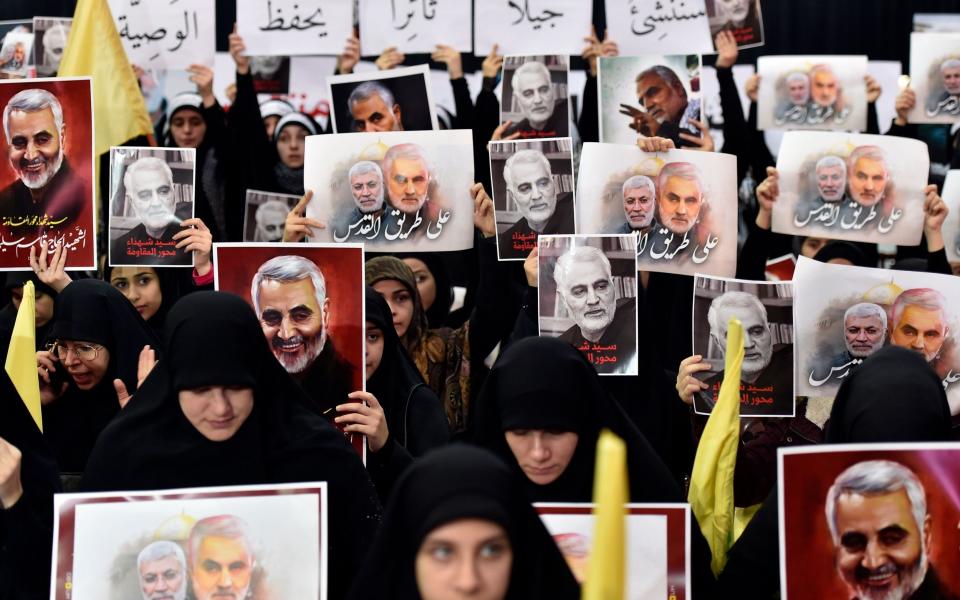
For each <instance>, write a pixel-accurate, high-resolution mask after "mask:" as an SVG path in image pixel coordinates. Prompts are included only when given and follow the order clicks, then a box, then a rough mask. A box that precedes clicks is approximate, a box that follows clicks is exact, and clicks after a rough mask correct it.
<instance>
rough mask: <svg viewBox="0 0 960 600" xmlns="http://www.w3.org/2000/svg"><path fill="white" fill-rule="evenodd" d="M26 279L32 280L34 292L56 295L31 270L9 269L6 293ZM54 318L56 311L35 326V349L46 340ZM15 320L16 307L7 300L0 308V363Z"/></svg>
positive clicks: (4, 356) (20, 285) (5, 286)
mask: <svg viewBox="0 0 960 600" xmlns="http://www.w3.org/2000/svg"><path fill="white" fill-rule="evenodd" d="M28 281H32V282H33V287H34V289H35V290H36V293H38V294H40V293H43V294H46V295H48V296H50V297H52V298H56V297H57V292H56V291H54V289H53V288H52V287H50V286H48V285H47V284H45V283H43V282H42V281H40V280H39V279H38V278H37V276H36V274H35V273H33V272H31V271H10V272H9V273H7V277H6V281H5V282H4V286H3V287H4V291H5V292H6V295H7V296H9V295H10V292H11V291H12V290H13V289H14V288H20V287H23V286H24V284H26V283H27V282H28ZM55 319H56V313H54V316H53V318H51V319H50V320H49V321H48V322H46V323H44V325H43V326H42V327H37V330H36V347H37V350H41V349H43V347H44V343H45V342H46V339H47V335H48V334H49V333H50V330H51V329H52V328H53V323H54V320H55ZM16 321H17V308H16V307H15V306H14V305H13V302H12V301H10V302H7V304H6V306H4V307H3V308H2V309H0V363H2V362H3V361H4V360H6V356H7V346H8V345H9V344H10V338H11V336H12V335H13V326H14V324H15V323H16Z"/></svg>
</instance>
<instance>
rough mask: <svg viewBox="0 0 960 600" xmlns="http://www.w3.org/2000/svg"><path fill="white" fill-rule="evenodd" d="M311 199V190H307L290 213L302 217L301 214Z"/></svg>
mask: <svg viewBox="0 0 960 600" xmlns="http://www.w3.org/2000/svg"><path fill="white" fill-rule="evenodd" d="M311 198H313V190H307V193H305V194H304V195H303V197H302V198H300V201H299V202H297V204H296V206H294V207H293V210H291V211H290V212H292V213H296V214H297V215H300V216H302V215H303V213H304V212H305V211H306V210H307V204H309V203H310V199H311Z"/></svg>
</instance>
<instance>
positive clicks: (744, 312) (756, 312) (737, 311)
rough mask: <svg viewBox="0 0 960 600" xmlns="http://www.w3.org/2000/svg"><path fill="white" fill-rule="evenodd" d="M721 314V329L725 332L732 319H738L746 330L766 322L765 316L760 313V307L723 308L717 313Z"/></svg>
mask: <svg viewBox="0 0 960 600" xmlns="http://www.w3.org/2000/svg"><path fill="white" fill-rule="evenodd" d="M717 312H718V313H720V319H719V321H720V328H721V329H723V330H724V331H726V330H727V322H728V321H729V320H730V318H731V317H736V318H737V319H739V320H740V321H741V324H742V325H743V327H744V329H748V328H750V327H751V326H753V325H756V324H757V323H763V322H764V318H763V317H764V316H765V315H763V314H761V312H760V307H758V306H753V305H749V306H732V305H728V306H722V307H720V310H719V311H717Z"/></svg>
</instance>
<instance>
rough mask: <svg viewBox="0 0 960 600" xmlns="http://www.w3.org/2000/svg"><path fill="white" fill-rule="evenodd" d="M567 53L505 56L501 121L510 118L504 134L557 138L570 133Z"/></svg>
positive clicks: (521, 136)
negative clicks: (562, 54)
mask: <svg viewBox="0 0 960 600" xmlns="http://www.w3.org/2000/svg"><path fill="white" fill-rule="evenodd" d="M569 78H570V64H569V61H568V57H567V56H565V55H564V56H561V55H557V54H550V55H547V56H506V57H504V59H503V94H502V96H503V102H501V103H500V122H501V123H504V122H506V121H510V123H511V125H510V127H508V128H507V129H506V130H504V132H503V137H507V136H510V135H513V134H515V133H516V134H519V139H529V138H560V137H567V136H569V135H570V96H569V93H568V89H567V81H568V80H569Z"/></svg>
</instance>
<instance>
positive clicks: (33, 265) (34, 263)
mask: <svg viewBox="0 0 960 600" xmlns="http://www.w3.org/2000/svg"><path fill="white" fill-rule="evenodd" d="M30 268H31V269H33V270H34V271H39V270H40V265H39V263H37V247H36V246H30Z"/></svg>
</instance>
